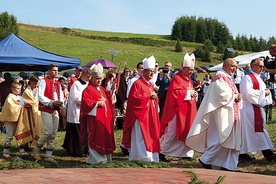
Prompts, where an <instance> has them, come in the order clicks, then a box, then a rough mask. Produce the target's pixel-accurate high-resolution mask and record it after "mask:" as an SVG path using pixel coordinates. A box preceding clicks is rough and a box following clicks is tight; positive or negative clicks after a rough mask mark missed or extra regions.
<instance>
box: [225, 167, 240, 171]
mask: <svg viewBox="0 0 276 184" xmlns="http://www.w3.org/2000/svg"><path fill="white" fill-rule="evenodd" d="M220 170H222V171H231V172H241V171H240V170H229V169H226V168H225V167H221V168H220Z"/></svg>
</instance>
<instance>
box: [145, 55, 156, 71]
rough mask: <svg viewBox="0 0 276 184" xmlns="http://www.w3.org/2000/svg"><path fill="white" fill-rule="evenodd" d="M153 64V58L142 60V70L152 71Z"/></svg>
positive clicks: (154, 61)
mask: <svg viewBox="0 0 276 184" xmlns="http://www.w3.org/2000/svg"><path fill="white" fill-rule="evenodd" d="M155 63H156V59H155V57H154V56H150V57H149V58H148V59H146V60H144V62H143V66H144V69H154V68H155Z"/></svg>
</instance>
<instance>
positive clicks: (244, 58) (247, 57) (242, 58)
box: [209, 50, 271, 71]
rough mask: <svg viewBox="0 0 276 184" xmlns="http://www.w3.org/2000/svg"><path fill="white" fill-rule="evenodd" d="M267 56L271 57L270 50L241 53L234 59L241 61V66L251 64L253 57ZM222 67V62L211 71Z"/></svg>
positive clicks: (211, 69)
mask: <svg viewBox="0 0 276 184" xmlns="http://www.w3.org/2000/svg"><path fill="white" fill-rule="evenodd" d="M266 56H268V57H271V55H270V54H269V51H268V50H266V51H262V52H256V53H251V54H244V55H239V56H236V57H234V58H233V59H235V60H236V61H238V62H239V67H245V65H247V64H250V62H251V61H252V59H255V58H258V57H266ZM221 68H222V63H220V64H218V65H215V66H213V67H211V68H209V71H218V70H220V69H221Z"/></svg>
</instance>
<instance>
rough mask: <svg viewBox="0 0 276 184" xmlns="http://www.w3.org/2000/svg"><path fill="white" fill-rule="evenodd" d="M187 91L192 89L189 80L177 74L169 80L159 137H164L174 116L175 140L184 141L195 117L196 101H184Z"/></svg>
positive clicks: (193, 99)
mask: <svg viewBox="0 0 276 184" xmlns="http://www.w3.org/2000/svg"><path fill="white" fill-rule="evenodd" d="M187 89H194V88H193V83H192V81H191V79H190V78H188V77H185V76H184V75H183V74H182V73H181V72H178V73H177V74H176V75H175V76H174V77H173V78H172V80H171V82H170V86H169V89H168V92H167V97H166V101H165V105H164V112H165V113H163V115H162V119H161V135H160V136H162V135H164V133H165V128H166V127H167V126H168V123H169V122H170V121H171V120H172V119H173V117H174V116H175V115H176V139H178V140H181V141H184V142H185V140H186V137H187V135H188V133H189V131H190V128H191V126H192V123H193V121H194V118H195V115H196V112H197V110H196V100H195V98H192V99H191V100H188V101H184V99H185V96H186V93H187Z"/></svg>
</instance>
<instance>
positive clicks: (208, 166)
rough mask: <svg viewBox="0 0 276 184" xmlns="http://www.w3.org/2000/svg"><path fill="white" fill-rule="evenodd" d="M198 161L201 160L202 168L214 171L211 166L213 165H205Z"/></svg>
mask: <svg viewBox="0 0 276 184" xmlns="http://www.w3.org/2000/svg"><path fill="white" fill-rule="evenodd" d="M198 160H199V162H200V163H201V164H202V166H203V167H204V168H205V169H212V166H211V165H209V164H205V163H203V162H202V161H201V160H200V159H198Z"/></svg>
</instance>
